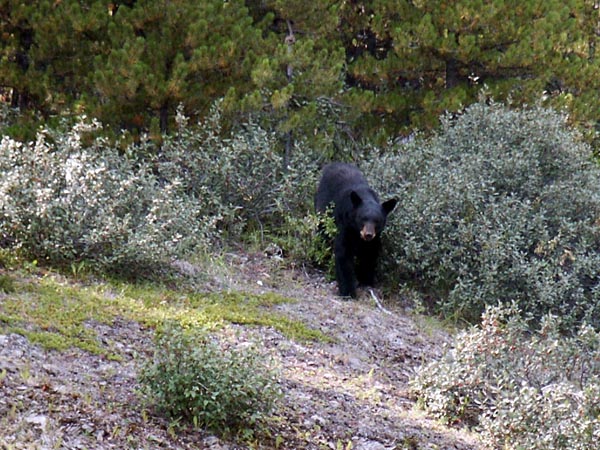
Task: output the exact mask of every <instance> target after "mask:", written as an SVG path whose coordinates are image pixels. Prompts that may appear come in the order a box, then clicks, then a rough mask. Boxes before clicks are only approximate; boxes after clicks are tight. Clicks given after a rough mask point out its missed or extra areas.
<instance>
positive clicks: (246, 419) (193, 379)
mask: <svg viewBox="0 0 600 450" xmlns="http://www.w3.org/2000/svg"><path fill="white" fill-rule="evenodd" d="M140 382H141V384H142V387H143V392H144V393H145V394H146V396H147V397H148V399H149V400H150V402H151V403H152V404H154V405H155V406H156V408H157V409H158V411H160V412H161V413H163V414H165V415H166V416H168V417H169V418H170V419H173V420H175V421H184V422H186V423H190V424H192V425H194V426H196V427H201V428H206V429H209V430H211V431H213V432H218V433H235V432H239V431H243V429H244V428H246V427H252V426H255V425H257V424H259V422H260V420H261V419H264V418H265V416H266V414H268V413H269V411H270V410H271V409H272V407H273V405H274V404H275V402H276V400H277V398H278V396H279V389H278V386H277V383H276V377H275V374H274V371H273V369H271V368H269V367H268V366H267V365H266V364H265V361H264V357H263V356H261V355H260V354H259V353H258V351H256V350H254V349H252V348H250V347H244V348H231V347H227V346H224V345H223V344H219V343H217V342H216V341H215V340H213V339H211V338H210V337H209V336H208V335H206V334H199V333H193V332H192V331H190V330H185V329H182V328H175V327H173V328H166V329H165V330H164V332H162V333H161V334H160V335H159V338H158V342H157V348H156V351H155V353H154V358H153V360H152V361H149V362H148V363H146V364H145V365H144V367H143V369H142V371H141V374H140Z"/></svg>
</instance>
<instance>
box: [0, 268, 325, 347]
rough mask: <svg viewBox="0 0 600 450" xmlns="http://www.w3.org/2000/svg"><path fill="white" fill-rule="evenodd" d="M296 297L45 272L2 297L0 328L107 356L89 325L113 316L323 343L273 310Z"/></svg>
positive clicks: (151, 324)
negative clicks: (272, 332)
mask: <svg viewBox="0 0 600 450" xmlns="http://www.w3.org/2000/svg"><path fill="white" fill-rule="evenodd" d="M292 301H294V300H292V299H289V298H286V297H283V296H280V295H277V294H274V293H266V294H254V293H246V292H220V293H193V294H188V293H186V292H181V291H177V290H172V289H167V288H164V287H159V286H158V287H157V286H153V285H129V284H107V283H99V284H95V285H88V286H83V285H80V284H77V283H72V282H70V281H69V280H68V279H65V278H61V277H58V276H53V275H51V274H50V275H48V276H45V277H43V278H33V277H32V278H29V279H28V281H20V282H19V283H15V285H14V291H13V292H12V293H10V294H6V295H5V296H4V297H2V298H0V332H15V333H19V334H22V335H24V336H26V337H27V338H28V339H29V340H30V341H32V342H35V343H37V344H39V345H41V346H42V347H44V348H47V349H55V350H65V349H67V348H71V347H77V348H80V349H82V350H85V351H89V352H91V353H96V354H102V355H104V356H106V357H107V358H111V359H112V358H117V359H118V358H119V355H115V354H112V353H111V351H110V350H109V349H108V348H106V347H105V346H104V345H103V344H102V343H101V341H100V340H99V339H98V336H97V334H96V331H95V330H94V329H93V327H92V326H90V324H92V323H101V324H108V325H111V324H112V323H113V321H114V320H115V319H117V318H120V319H125V320H132V321H136V322H139V323H141V324H143V325H145V326H149V327H153V328H155V327H160V326H162V325H163V324H164V323H165V322H173V321H176V322H179V323H180V324H181V325H183V326H186V327H198V328H205V329H218V328H219V327H222V326H223V325H224V324H226V323H235V324H240V325H248V326H264V327H273V328H274V329H276V330H278V331H279V332H281V333H282V334H284V335H285V336H287V337H289V338H291V339H295V340H300V341H311V340H312V341H315V340H321V341H327V340H329V339H330V338H328V337H327V336H326V335H324V334H323V333H321V332H320V331H318V330H314V329H311V328H309V327H308V326H306V325H305V324H304V323H302V322H300V321H296V320H291V319H289V318H288V317H286V316H284V315H283V314H282V313H279V312H277V311H273V308H274V307H276V306H277V305H281V304H284V303H289V302H292Z"/></svg>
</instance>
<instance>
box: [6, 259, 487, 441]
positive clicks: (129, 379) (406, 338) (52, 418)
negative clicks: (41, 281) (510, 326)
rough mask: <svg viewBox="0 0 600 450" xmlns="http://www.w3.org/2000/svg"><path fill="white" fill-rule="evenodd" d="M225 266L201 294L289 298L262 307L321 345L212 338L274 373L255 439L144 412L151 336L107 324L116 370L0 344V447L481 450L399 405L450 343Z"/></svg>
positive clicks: (81, 355)
mask: <svg viewBox="0 0 600 450" xmlns="http://www.w3.org/2000/svg"><path fill="white" fill-rule="evenodd" d="M228 265H229V270H227V271H226V273H225V274H224V273H223V272H221V273H220V275H218V276H217V277H216V278H215V281H214V283H212V284H213V288H214V287H216V288H219V289H222V288H227V289H239V290H244V291H250V290H252V291H256V292H263V291H264V292H269V291H274V292H277V293H279V294H281V295H283V296H287V297H291V298H294V299H297V301H296V302H292V303H286V304H283V305H278V306H275V307H274V308H277V309H278V310H279V311H280V312H284V313H285V314H287V315H289V316H290V317H292V318H295V319H299V320H302V321H303V322H304V323H306V324H307V325H309V326H310V327H312V328H315V329H318V330H320V331H322V332H323V333H325V334H326V335H328V336H330V337H332V338H333V343H324V342H310V343H298V342H295V341H291V340H290V339H287V338H285V337H284V336H282V335H281V334H280V333H278V332H276V331H275V330H273V329H269V328H249V327H242V326H236V325H230V326H227V327H225V328H224V329H223V331H222V333H223V334H224V338H228V339H236V340H242V341H245V340H248V341H251V342H259V343H260V345H261V346H263V347H264V349H265V350H266V351H268V352H269V354H271V355H273V357H274V359H275V361H276V364H277V365H278V366H279V367H280V370H281V386H282V390H283V392H284V396H283V398H282V400H281V401H280V402H279V404H278V406H277V409H276V411H275V412H274V414H273V418H272V419H271V420H270V421H269V426H268V430H269V432H268V433H267V434H266V435H264V437H259V438H257V439H255V443H254V444H252V445H251V444H240V443H239V442H238V443H235V442H233V443H232V442H230V441H226V440H223V439H220V438H218V437H216V436H212V435H209V434H205V433H203V432H200V431H195V430H191V429H190V430H182V429H180V428H174V427H173V426H171V424H169V423H168V422H167V421H165V420H163V419H161V418H159V417H156V416H154V415H153V414H152V412H151V411H148V410H147V409H145V408H144V407H143V406H142V403H141V400H140V397H139V395H138V392H137V389H138V384H137V381H136V374H137V370H138V368H139V365H140V361H142V360H143V359H144V358H145V357H147V356H148V355H149V354H150V351H151V348H152V330H148V329H144V328H143V327H141V326H140V325H139V324H137V323H135V322H129V321H117V322H115V323H114V324H113V325H112V326H107V325H101V324H97V323H89V324H88V326H90V327H92V328H94V329H95V331H96V332H97V334H98V336H99V339H101V340H102V342H103V343H104V344H105V345H106V346H108V347H109V348H111V349H113V350H114V353H117V354H119V355H121V356H122V360H120V361H112V360H107V359H105V358H102V357H100V356H96V355H92V354H88V353H86V352H83V351H81V350H71V351H67V352H48V351H44V350H42V349H40V348H39V347H37V346H35V345H32V344H31V343H29V342H28V341H27V340H26V339H25V338H24V337H22V336H19V335H15V334H10V335H0V449H1V450H5V449H215V450H217V449H223V450H225V449H242V448H252V447H256V448H265V449H271V448H279V449H333V450H338V449H339V450H349V449H359V450H385V449H387V450H392V449H397V450H399V449H457V450H458V449H460V450H467V449H479V448H481V446H480V444H479V443H478V440H477V436H476V435H473V434H470V433H468V432H466V431H465V430H460V429H454V428H449V427H445V426H443V425H441V424H439V423H438V422H436V421H434V420H430V419H427V418H426V416H425V414H424V413H423V412H422V411H420V410H418V408H416V406H415V401H414V399H412V398H410V395H409V389H408V381H409V378H410V376H411V374H412V373H413V372H414V370H415V369H416V368H418V367H419V366H420V365H421V364H422V363H423V362H427V361H430V360H432V359H434V358H436V357H438V356H439V355H440V353H441V348H442V345H443V344H444V343H445V342H450V337H449V336H448V334H447V333H445V332H444V331H443V330H441V329H440V328H439V327H433V326H428V325H426V323H427V322H426V321H424V320H418V319H417V320H415V319H413V318H411V317H410V316H409V315H406V314H404V313H403V312H402V311H401V310H400V309H399V308H396V307H394V306H393V304H390V303H395V304H397V302H380V304H379V305H378V304H377V302H376V301H375V300H374V298H373V294H372V293H371V292H369V291H361V292H360V295H359V298H358V299H357V300H353V301H344V300H342V299H340V298H339V297H336V296H335V284H334V283H330V282H327V281H326V280H325V278H324V277H323V276H322V275H321V274H319V273H317V272H313V271H310V272H308V271H306V270H304V269H302V268H290V267H288V266H285V265H284V264H283V263H282V262H281V261H278V260H277V259H273V258H268V257H265V256H264V255H231V256H230V257H229V258H228ZM375 295H378V294H376V293H375ZM378 297H379V296H378Z"/></svg>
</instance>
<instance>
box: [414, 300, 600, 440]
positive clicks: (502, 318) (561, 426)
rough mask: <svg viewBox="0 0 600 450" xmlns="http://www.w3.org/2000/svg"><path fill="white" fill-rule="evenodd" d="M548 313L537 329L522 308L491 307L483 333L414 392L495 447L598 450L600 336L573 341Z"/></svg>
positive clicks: (585, 332)
mask: <svg viewBox="0 0 600 450" xmlns="http://www.w3.org/2000/svg"><path fill="white" fill-rule="evenodd" d="M561 328H562V324H561V319H559V318H557V317H555V316H546V317H544V319H543V320H542V323H541V325H540V327H539V329H538V330H537V331H535V332H531V331H530V323H528V321H526V320H524V319H523V318H522V316H521V314H520V311H518V310H517V309H516V308H515V307H514V306H513V307H510V308H499V307H490V308H488V309H487V310H486V312H485V313H484V315H483V319H482V323H481V327H480V328H476V329H473V330H471V331H466V332H463V333H461V334H460V335H459V336H457V338H456V341H455V348H453V349H448V350H447V351H446V353H445V356H444V357H443V358H442V359H441V360H440V361H436V362H433V363H431V364H429V365H427V366H425V367H423V368H422V369H421V370H420V372H419V373H418V375H417V376H416V377H415V378H414V379H413V380H412V381H411V387H412V390H413V393H414V394H415V395H416V396H417V397H418V398H419V402H420V404H421V405H423V406H424V407H425V408H426V409H427V410H428V411H429V412H430V413H431V414H433V415H434V416H436V417H438V418H443V419H445V420H447V421H453V422H456V421H460V422H466V423H468V424H471V425H477V427H478V429H479V431H481V433H482V435H483V438H484V441H485V443H486V445H487V448H490V449H496V448H506V449H524V448H526V449H532V450H535V449H540V450H542V449H544V450H545V449H565V450H566V449H581V450H584V449H590V448H595V447H596V445H597V442H598V438H599V437H600V387H599V386H600V384H599V382H600V333H598V332H596V331H594V330H593V329H592V328H591V327H590V326H588V325H582V326H581V327H580V328H579V330H578V332H577V333H574V335H573V336H572V337H564V336H563V335H561V333H560V329H561Z"/></svg>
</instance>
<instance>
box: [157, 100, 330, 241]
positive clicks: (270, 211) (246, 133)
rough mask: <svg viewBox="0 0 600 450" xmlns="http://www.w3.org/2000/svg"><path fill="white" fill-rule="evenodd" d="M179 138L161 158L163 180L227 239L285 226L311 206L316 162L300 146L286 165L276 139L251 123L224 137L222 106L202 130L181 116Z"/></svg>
mask: <svg viewBox="0 0 600 450" xmlns="http://www.w3.org/2000/svg"><path fill="white" fill-rule="evenodd" d="M177 123H178V127H179V129H178V133H177V134H176V135H174V136H172V137H169V138H167V139H166V140H165V141H164V143H163V145H162V148H161V150H160V152H159V153H158V154H157V158H156V166H157V170H158V173H159V175H160V177H161V178H162V179H165V180H168V181H175V180H180V181H181V182H182V183H183V186H184V188H185V190H186V192H187V193H188V194H190V195H192V196H193V197H194V198H195V199H196V200H197V201H198V202H199V203H200V204H201V208H202V210H203V211H204V212H205V213H206V214H208V215H210V216H213V217H218V218H219V222H218V226H219V227H220V228H221V229H222V230H223V231H226V232H227V235H228V237H229V238H232V239H235V238H239V237H240V235H241V234H242V233H243V232H244V231H247V230H248V229H249V228H250V227H258V228H260V229H263V227H265V226H267V227H269V228H274V227H278V226H281V225H282V224H283V223H284V221H285V217H286V216H288V215H290V214H292V215H295V216H300V217H301V216H303V215H304V214H306V213H307V212H308V211H309V210H310V209H311V207H312V198H313V194H312V193H313V191H314V186H315V184H316V175H317V173H318V170H317V158H316V157H315V155H314V154H313V153H312V152H311V151H309V149H305V148H301V145H300V144H297V145H296V147H295V148H294V149H293V151H292V152H291V155H292V156H291V158H290V160H289V161H284V158H283V156H282V154H281V152H280V151H278V148H279V143H278V141H277V138H276V135H275V134H274V133H270V132H268V131H266V130H265V129H264V128H262V127H260V126H259V125H258V124H256V123H254V122H252V121H249V122H248V123H246V124H244V125H243V126H241V127H239V128H238V129H237V130H235V132H234V133H233V134H232V136H231V137H223V134H224V133H223V131H222V129H221V114H220V109H219V105H218V104H217V105H215V107H214V108H213V110H212V112H211V114H210V115H209V116H208V117H207V119H206V120H205V121H204V122H203V123H201V124H200V126H199V128H196V127H190V126H189V125H188V124H187V118H186V117H185V116H184V115H183V114H182V112H181V111H178V114H177Z"/></svg>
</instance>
